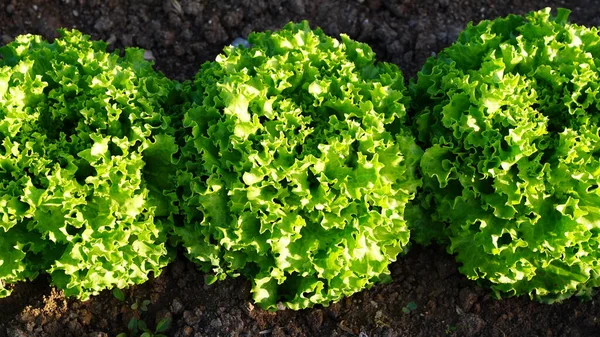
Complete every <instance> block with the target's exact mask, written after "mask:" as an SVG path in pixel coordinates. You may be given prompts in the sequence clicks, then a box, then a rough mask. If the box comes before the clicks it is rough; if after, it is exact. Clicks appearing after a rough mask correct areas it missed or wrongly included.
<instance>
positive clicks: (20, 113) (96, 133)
mask: <svg viewBox="0 0 600 337" xmlns="http://www.w3.org/2000/svg"><path fill="white" fill-rule="evenodd" d="M61 35H62V36H61V37H60V38H57V39H56V40H55V41H54V42H52V43H49V42H47V41H44V40H43V39H42V38H41V37H39V36H33V35H23V36H19V37H17V39H16V40H15V41H14V42H12V43H10V44H8V45H7V46H5V47H3V48H1V49H0V54H1V55H2V59H1V60H0V142H1V144H2V146H0V296H6V295H8V293H9V292H8V290H7V289H5V287H1V286H2V285H3V284H4V285H5V284H11V283H14V282H16V281H20V280H24V279H32V278H34V277H35V276H36V275H37V274H39V273H40V272H45V271H46V272H48V273H49V274H50V276H51V278H52V283H54V284H55V285H57V286H58V287H59V288H61V289H63V290H64V292H65V294H66V295H68V296H70V295H73V296H77V297H78V298H80V299H87V298H88V297H89V296H90V295H94V294H97V293H98V292H100V291H101V290H103V289H105V288H112V287H114V286H116V287H119V288H123V287H125V286H127V285H130V284H135V283H141V282H143V281H145V280H147V279H148V276H149V274H150V273H151V272H153V273H154V274H158V273H160V270H161V268H162V267H164V266H165V265H166V264H167V262H168V261H169V260H170V256H171V254H169V252H168V251H167V247H166V245H165V241H166V235H167V229H169V228H170V227H171V225H170V224H171V222H172V220H173V216H172V213H173V211H174V210H175V208H174V207H175V206H173V200H171V197H169V196H163V192H162V190H163V188H164V187H163V186H161V185H163V184H164V183H163V182H162V181H161V179H160V177H161V176H164V175H165V174H166V173H167V172H169V168H170V165H171V164H170V161H171V156H172V155H173V153H175V152H176V151H177V146H176V145H175V142H174V137H173V130H172V127H171V126H170V125H171V122H170V117H168V116H167V115H166V114H165V113H164V110H163V106H164V105H168V104H170V101H171V100H172V99H171V95H172V93H171V91H172V89H173V88H174V84H173V83H172V82H171V81H170V80H168V79H167V78H165V77H164V76H163V75H161V74H158V73H156V72H155V71H154V70H153V69H152V65H151V64H150V63H148V62H146V61H145V60H144V59H143V51H142V50H138V49H127V50H126V51H125V55H124V57H120V56H119V55H118V54H116V53H108V52H106V51H105V50H106V47H107V45H106V43H104V42H99V41H91V40H90V38H89V36H85V35H82V34H81V33H79V32H77V31H62V32H61Z"/></svg>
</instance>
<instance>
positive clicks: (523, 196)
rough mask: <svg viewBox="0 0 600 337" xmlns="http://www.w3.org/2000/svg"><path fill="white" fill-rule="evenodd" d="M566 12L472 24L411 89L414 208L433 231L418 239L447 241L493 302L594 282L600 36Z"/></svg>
mask: <svg viewBox="0 0 600 337" xmlns="http://www.w3.org/2000/svg"><path fill="white" fill-rule="evenodd" d="M568 15H569V12H568V11H567V10H559V11H558V13H557V15H556V16H552V15H551V14H550V10H549V9H546V10H542V11H538V12H533V13H530V14H529V15H527V16H526V17H521V16H514V15H511V16H508V17H506V18H499V19H496V20H494V21H483V22H481V23H480V24H478V25H476V26H469V27H468V28H467V29H466V30H465V31H464V32H463V33H462V34H461V35H460V36H459V38H458V41H457V42H456V43H455V44H454V45H452V46H451V47H449V48H447V49H446V50H444V51H443V52H441V53H440V54H439V55H438V57H436V58H431V59H429V60H428V61H427V63H426V64H425V66H424V67H423V70H422V71H421V72H420V73H419V74H418V80H417V81H416V83H412V84H411V94H412V97H413V102H414V107H415V108H416V110H417V116H416V118H415V128H416V130H417V131H418V139H419V141H420V142H422V144H423V145H424V146H425V147H426V148H427V150H426V151H425V153H424V155H423V157H422V159H421V163H420V167H421V170H422V173H423V176H424V177H423V179H424V182H423V184H424V189H425V192H427V194H425V195H423V197H422V198H421V203H422V205H423V206H424V207H426V208H429V211H430V212H431V213H432V214H433V216H432V218H433V219H432V220H433V223H434V224H435V223H437V224H438V226H437V227H436V226H430V227H427V228H426V229H425V230H419V229H418V228H415V231H417V230H418V231H419V232H418V233H417V234H418V235H417V237H418V238H419V240H420V241H421V242H425V241H427V240H430V239H432V238H436V239H438V240H440V241H445V237H446V236H447V237H448V238H449V248H448V249H449V251H450V252H452V253H455V254H456V255H457V259H458V261H459V262H460V263H462V267H461V271H462V272H463V273H464V274H465V275H467V276H468V277H469V278H471V279H475V280H482V281H484V283H488V284H490V285H491V287H492V289H493V290H494V291H495V292H496V293H497V294H498V295H500V294H507V295H519V294H530V295H531V296H533V297H536V298H538V299H539V300H542V301H546V302H552V301H555V300H560V299H562V298H565V297H568V296H570V295H573V294H575V295H588V294H589V293H590V291H591V290H592V288H593V287H596V286H598V285H600V262H599V261H600V235H599V233H600V189H599V188H598V184H599V183H600V135H599V133H598V130H599V126H600V70H599V69H598V66H599V65H600V36H599V34H598V30H597V29H596V28H585V27H580V26H577V25H574V24H569V23H567V19H568ZM427 223H428V221H422V223H421V225H426V224H427ZM440 224H441V226H440Z"/></svg>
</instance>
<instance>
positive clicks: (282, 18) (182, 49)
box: [0, 0, 600, 337]
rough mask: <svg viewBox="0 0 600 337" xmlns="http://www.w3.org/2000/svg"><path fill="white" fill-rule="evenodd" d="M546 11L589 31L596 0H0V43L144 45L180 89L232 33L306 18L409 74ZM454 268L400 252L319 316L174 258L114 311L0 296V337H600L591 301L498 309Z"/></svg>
mask: <svg viewBox="0 0 600 337" xmlns="http://www.w3.org/2000/svg"><path fill="white" fill-rule="evenodd" d="M546 6H551V7H567V8H570V9H572V10H573V14H572V16H571V19H572V21H573V22H576V23H579V24H585V25H590V26H591V25H594V26H599V25H600V1H597V0H579V1H564V0H563V1H560V0H552V1H541V0H532V1H529V0H521V1H495V0H461V1H456V0H348V1H336V0H318V1H308V0H240V1H234V0H179V1H175V0H124V1H118V0H29V1H19V0H12V1H9V0H3V1H0V35H1V37H2V42H3V43H8V42H10V41H11V40H12V39H13V38H14V37H15V36H16V35H18V34H23V33H35V34H41V35H43V36H45V37H46V38H52V37H55V36H56V35H57V33H56V29H57V28H60V27H65V28H77V29H79V30H81V31H83V32H84V33H87V34H90V35H92V37H93V38H95V39H104V40H106V41H108V42H109V44H110V46H111V48H118V49H123V48H124V47H126V46H138V47H141V48H144V49H146V50H148V51H149V53H148V54H147V56H148V57H153V58H154V59H155V61H156V66H157V68H158V69H159V70H161V71H163V72H164V73H165V74H167V75H168V76H169V77H171V78H175V79H189V78H191V77H192V76H193V75H194V73H195V72H196V71H197V69H198V68H199V65H200V64H201V63H202V62H205V61H210V60H213V59H214V58H215V56H216V55H217V54H218V53H219V51H220V50H221V49H222V48H223V46H225V45H227V44H229V43H231V41H233V39H235V38H236V37H247V35H248V33H250V32H251V31H255V30H256V31H260V30H265V29H271V30H273V29H278V28H280V27H281V26H283V25H284V24H285V23H287V22H289V21H292V20H293V21H299V20H302V19H308V20H309V21H310V22H311V24H312V25H313V26H320V27H322V28H323V29H324V31H325V32H326V33H328V34H330V35H334V36H335V35H337V34H339V33H346V34H348V35H349V36H350V37H352V38H354V39H357V40H360V41H363V42H367V43H369V44H370V45H371V46H372V47H373V49H374V50H375V51H376V52H377V55H378V56H379V58H380V59H381V60H385V61H390V62H394V63H396V64H398V65H399V66H400V67H401V68H402V70H404V72H405V74H406V76H407V77H408V76H414V74H415V73H416V72H417V71H418V69H419V68H420V66H421V65H422V64H423V63H424V61H425V59H426V58H427V57H429V56H431V55H432V54H435V53H436V52H438V51H440V50H441V49H442V48H444V47H446V46H448V45H449V44H450V43H452V41H453V40H454V39H455V38H456V37H457V35H458V33H459V32H460V31H461V30H462V29H463V28H464V27H465V26H466V24H467V23H468V22H470V21H475V22H477V21H479V20H482V19H489V18H494V17H498V16H504V15H506V14H509V13H517V14H524V13H526V12H528V11H530V10H535V9H539V8H542V7H546ZM457 267H458V266H457V264H456V263H455V262H454V260H453V258H452V257H451V256H448V255H447V254H445V253H444V250H443V249H441V248H439V247H429V248H421V247H413V249H412V251H411V252H409V254H408V255H407V256H405V257H402V258H400V259H399V261H398V262H396V263H394V264H393V265H392V267H391V269H392V274H393V276H394V282H393V283H391V284H387V285H380V286H377V287H375V288H373V289H371V290H369V291H364V292H362V293H359V294H356V295H354V296H352V297H350V298H347V299H345V300H343V301H341V302H340V303H337V304H333V305H331V306H330V307H328V308H315V309H312V310H303V311H299V312H293V311H289V310H284V311H279V312H277V313H269V312H265V311H263V310H261V309H260V308H258V307H255V306H253V305H252V301H251V297H250V286H249V283H248V282H247V281H244V280H241V279H235V280H227V281H224V282H220V283H217V284H215V285H212V286H206V285H205V284H204V275H202V274H201V273H200V272H198V271H196V270H195V268H194V266H193V264H191V263H190V262H188V261H187V260H186V259H185V258H183V257H180V258H178V259H177V261H176V262H175V263H173V264H172V265H171V266H169V267H168V268H167V269H166V270H165V271H164V272H163V274H162V275H161V276H160V277H158V278H157V279H154V280H152V281H150V282H148V283H146V284H144V285H141V286H137V287H132V288H131V289H129V290H126V291H125V295H126V300H125V302H121V301H119V300H117V299H116V298H115V297H114V296H113V294H112V292H110V291H106V292H104V293H103V294H102V295H100V296H97V297H95V298H93V299H91V300H89V301H87V302H79V301H75V300H67V299H65V298H64V297H63V296H62V294H61V293H60V292H58V291H57V290H56V289H54V288H51V287H49V286H48V282H47V280H46V279H45V278H44V277H40V278H39V279H38V280H36V281H34V282H29V283H25V284H19V285H17V286H16V289H15V291H14V293H13V295H12V296H11V297H9V298H6V299H2V300H0V337H4V336H11V337H16V336H18V337H22V336H77V337H79V336H94V337H101V336H115V335H117V334H118V333H120V332H129V330H128V328H127V324H128V322H129V321H130V319H131V318H132V317H136V318H139V319H142V320H144V321H145V322H146V323H147V324H148V326H150V327H152V328H153V327H155V325H156V323H157V322H158V321H159V320H161V319H162V318H164V317H171V318H172V321H173V323H172V324H171V328H170V329H169V330H168V331H167V333H166V334H167V335H168V336H193V337H200V336H267V337H268V336H360V337H375V336H382V337H383V336H385V337H393V336H445V335H449V336H498V337H504V336H600V320H599V319H600V304H599V303H600V296H596V297H595V298H594V300H592V301H588V302H583V303H580V302H579V300H577V299H571V300H567V301H565V302H564V303H562V304H558V305H551V306H550V305H543V304H539V303H536V302H532V301H530V300H529V299H528V298H512V299H506V300H502V301H498V300H495V299H493V298H491V296H490V292H489V291H488V290H486V289H482V288H479V287H477V285H476V284H474V283H473V282H471V281H469V280H467V279H465V278H464V277H463V276H461V275H460V274H459V273H458V271H457ZM136 300H137V301H140V302H141V301H143V300H149V301H150V304H149V306H148V310H147V311H142V310H140V309H138V310H133V309H131V304H132V303H134V302H135V301H136ZM415 306H416V309H414V310H411V309H412V308H414V307H415ZM403 309H404V310H403Z"/></svg>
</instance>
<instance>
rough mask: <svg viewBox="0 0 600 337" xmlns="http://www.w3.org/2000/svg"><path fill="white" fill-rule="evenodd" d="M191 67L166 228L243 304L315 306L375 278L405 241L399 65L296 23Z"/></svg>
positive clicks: (408, 147)
mask: <svg viewBox="0 0 600 337" xmlns="http://www.w3.org/2000/svg"><path fill="white" fill-rule="evenodd" d="M249 42H250V44H251V47H250V48H234V47H228V48H226V49H225V51H224V54H222V55H220V56H218V57H217V60H216V62H209V63H206V64H204V65H203V66H202V69H201V70H200V72H199V73H198V75H197V76H196V78H195V81H194V83H193V88H192V100H193V103H192V104H191V105H190V106H189V107H188V108H187V111H186V112H185V118H184V122H183V123H184V127H185V128H186V133H185V140H184V143H185V146H184V147H183V148H182V153H181V158H180V163H183V164H182V168H181V169H180V170H179V172H178V173H177V180H178V181H177V186H179V192H180V195H181V196H182V200H183V202H182V205H181V208H182V210H183V212H182V214H183V215H184V223H185V225H184V226H183V227H177V228H176V229H175V232H176V233H177V234H178V235H179V236H180V239H181V240H182V242H183V245H184V247H186V249H187V253H188V255H189V257H190V258H191V259H192V260H193V261H195V262H197V263H198V264H199V265H200V266H201V267H202V268H203V269H204V270H206V271H209V270H212V271H213V272H214V275H215V276H214V278H213V279H212V280H210V281H214V280H215V279H222V278H224V277H226V275H231V276H238V275H244V276H246V277H248V278H250V279H251V280H252V282H253V289H252V292H253V296H254V299H255V301H256V302H258V303H259V304H261V306H263V307H266V308H274V307H275V306H276V305H277V304H278V303H280V304H283V305H285V306H287V307H289V308H293V309H299V308H306V307H311V306H313V305H314V304H317V303H320V304H325V305H326V304H328V303H329V302H330V301H334V300H338V299H340V298H342V297H343V296H346V295H351V294H353V293H355V292H357V291H359V290H361V289H363V288H365V287H369V286H371V285H372V284H374V283H375V282H377V281H382V280H387V279H388V278H389V271H388V265H389V264H390V262H391V261H394V260H395V259H396V256H397V255H398V254H399V253H402V252H403V251H404V249H405V246H406V245H407V243H408V240H409V231H408V228H407V224H406V222H405V220H404V214H403V213H404V208H405V204H406V203H407V202H408V201H409V200H411V199H412V198H413V196H414V193H415V191H416V188H417V187H418V186H419V185H420V183H421V182H420V179H418V178H417V177H416V174H415V168H416V165H417V163H418V160H419V158H420V155H421V154H422V151H421V150H420V148H419V147H417V146H416V144H415V141H414V138H413V137H412V136H411V133H410V132H409V131H408V130H405V128H404V127H403V123H404V121H405V118H406V112H405V105H406V104H407V102H408V99H407V96H405V91H406V88H405V86H404V84H403V77H402V74H401V72H400V71H399V69H398V68H397V67H396V66H394V65H391V64H385V63H375V62H374V53H373V52H372V51H371V49H370V48H369V47H368V46H367V45H365V44H362V43H358V42H354V41H352V40H350V39H349V38H348V37H347V36H345V35H342V36H341V41H338V40H336V39H333V38H330V37H328V36H326V35H325V34H324V33H323V32H322V31H321V30H315V31H312V30H311V29H310V28H309V26H308V24H307V23H306V22H304V23H301V24H289V25H287V26H286V27H284V28H283V29H282V30H281V31H279V32H274V33H272V32H265V33H254V34H252V35H251V36H250V37H249Z"/></svg>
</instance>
